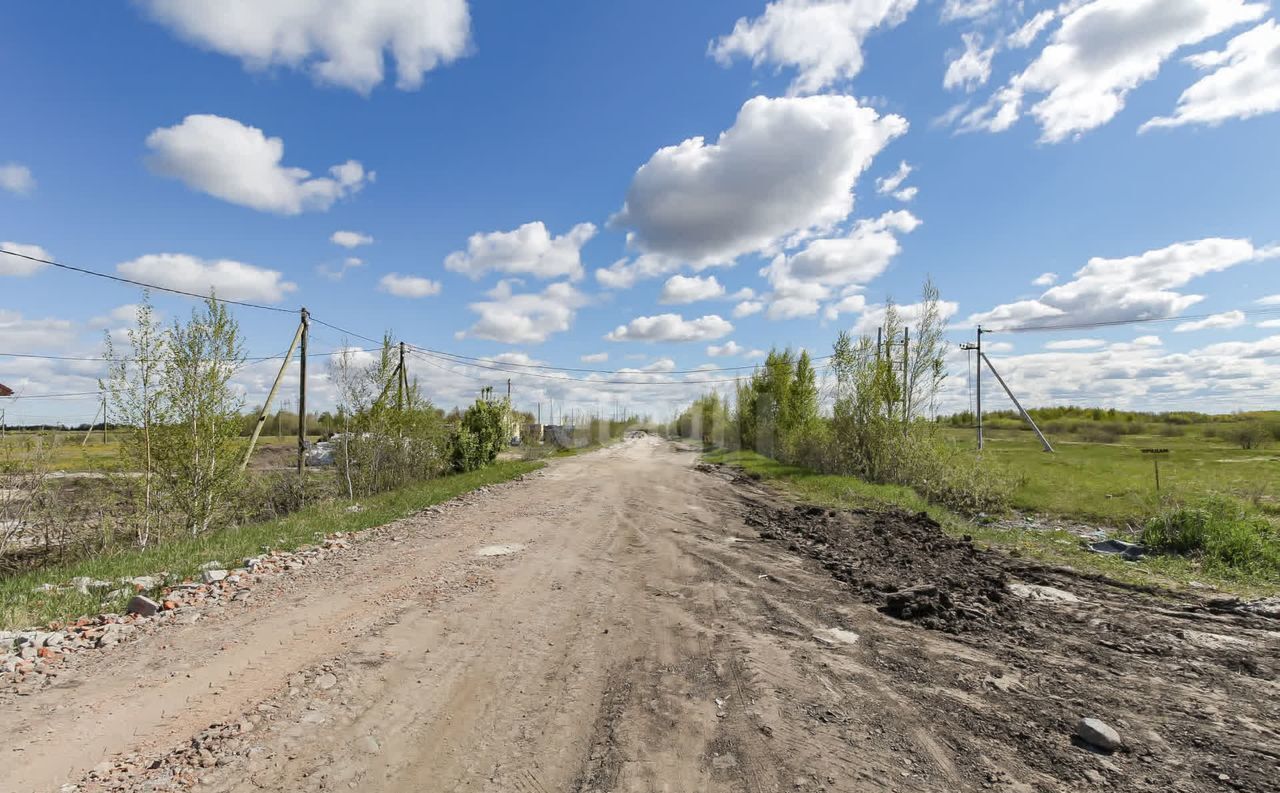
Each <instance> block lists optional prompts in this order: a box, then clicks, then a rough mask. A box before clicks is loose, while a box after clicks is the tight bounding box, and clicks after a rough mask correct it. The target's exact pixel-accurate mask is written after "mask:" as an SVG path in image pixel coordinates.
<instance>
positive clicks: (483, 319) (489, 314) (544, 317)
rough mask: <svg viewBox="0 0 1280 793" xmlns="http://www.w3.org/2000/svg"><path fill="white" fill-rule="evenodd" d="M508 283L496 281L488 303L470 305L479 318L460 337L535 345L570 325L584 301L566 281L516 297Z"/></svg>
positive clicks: (585, 299)
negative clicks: (496, 283)
mask: <svg viewBox="0 0 1280 793" xmlns="http://www.w3.org/2000/svg"><path fill="white" fill-rule="evenodd" d="M511 287H512V284H511V282H510V281H508V280H502V281H499V282H498V285H497V286H495V287H494V288H493V289H492V290H490V291H489V292H488V293H487V295H488V297H489V300H484V301H480V302H476V303H472V304H470V306H469V307H470V309H471V310H472V311H473V312H475V313H476V314H478V315H479V317H480V318H479V319H478V320H476V323H475V324H474V325H472V326H471V327H470V328H469V329H468V330H466V331H464V332H462V333H459V334H457V335H458V337H459V338H466V337H471V338H477V339H489V340H491V341H500V342H505V343H507V344H538V343H541V342H543V341H546V340H547V337H549V336H551V335H552V334H553V333H560V332H562V331H566V330H568V329H569V328H570V326H572V324H573V318H574V315H575V314H576V313H577V309H579V308H581V307H582V306H584V305H586V303H587V298H586V296H585V295H583V294H582V293H581V292H579V291H578V290H577V289H574V288H573V285H572V284H570V283H567V282H560V283H554V284H550V285H548V286H547V288H546V289H544V290H542V291H541V292H532V293H523V294H516V293H514V292H513V291H512V288H511Z"/></svg>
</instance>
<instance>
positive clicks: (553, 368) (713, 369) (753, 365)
mask: <svg viewBox="0 0 1280 793" xmlns="http://www.w3.org/2000/svg"><path fill="white" fill-rule="evenodd" d="M409 346H410V347H412V348H413V349H415V350H418V351H419V352H426V353H432V354H434V355H440V356H445V357H448V358H457V359H459V362H462V361H478V362H480V363H489V364H498V365H501V366H508V367H518V368H522V369H545V370H551V371H556V372H586V373H590V374H634V373H635V370H634V369H589V368H582V367H576V366H553V365H551V364H540V363H518V362H516V361H495V360H493V359H490V358H477V357H475V356H472V355H461V354H459V353H454V352H445V351H444V350H433V349H431V348H430V347H419V346H418V345H416V344H410V345H409ZM833 357H834V356H832V355H818V356H815V357H813V358H810V359H809V360H810V361H811V362H816V361H825V360H828V359H830V358H833ZM761 365H762V364H760V363H748V364H743V365H741V366H716V367H708V368H703V369H671V370H668V371H665V372H662V374H701V373H703V372H735V371H741V370H743V369H755V368H758V367H759V366H761Z"/></svg>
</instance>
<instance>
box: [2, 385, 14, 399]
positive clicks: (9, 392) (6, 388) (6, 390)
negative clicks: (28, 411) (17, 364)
mask: <svg viewBox="0 0 1280 793" xmlns="http://www.w3.org/2000/svg"><path fill="white" fill-rule="evenodd" d="M7 396H13V389H12V388H10V387H9V386H7V385H5V384H4V383H0V397H7Z"/></svg>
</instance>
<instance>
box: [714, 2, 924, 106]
mask: <svg viewBox="0 0 1280 793" xmlns="http://www.w3.org/2000/svg"><path fill="white" fill-rule="evenodd" d="M915 6H916V0H774V2H772V3H769V4H768V5H767V6H765V9H764V13H763V14H762V15H760V16H759V17H756V18H755V19H747V18H746V17H742V18H740V19H739V20H738V21H737V23H736V24H734V26H733V31H732V32H730V33H729V34H727V35H725V36H721V37H720V38H718V39H716V40H715V41H713V42H711V46H710V48H709V51H710V53H711V55H712V56H713V57H714V58H715V59H716V61H718V62H719V63H721V64H722V65H726V66H727V65H729V64H730V63H732V62H733V59H734V58H735V57H744V58H749V59H750V60H751V62H752V64H754V65H755V66H764V65H773V66H777V67H783V66H786V67H792V68H794V69H795V70H796V72H797V73H796V78H795V80H794V81H793V82H792V83H791V89H790V91H791V93H792V94H812V93H817V92H819V91H821V90H823V89H824V88H827V87H828V86H831V85H834V84H836V83H839V82H844V81H848V80H851V79H853V78H854V77H855V76H856V75H857V74H858V72H859V71H861V70H862V43H863V41H865V40H866V38H867V36H868V35H870V34H871V33H872V31H874V30H876V29H877V28H881V29H887V28H892V27H895V26H897V25H899V24H901V23H902V22H903V20H905V19H906V18H907V15H908V14H909V13H911V10H912V9H913V8H915Z"/></svg>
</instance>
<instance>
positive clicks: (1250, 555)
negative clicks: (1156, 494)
mask: <svg viewBox="0 0 1280 793" xmlns="http://www.w3.org/2000/svg"><path fill="white" fill-rule="evenodd" d="M1142 541H1143V542H1145V543H1146V544H1147V545H1150V546H1152V547H1154V548H1157V549H1160V550H1165V551H1170V552H1172V553H1180V554H1187V555H1191V556H1197V557H1200V558H1201V559H1202V561H1203V562H1204V563H1205V565H1206V566H1209V567H1214V568H1225V569H1229V570H1236V571H1240V572H1250V573H1271V574H1275V573H1280V535H1278V534H1277V532H1276V529H1275V527H1274V526H1272V524H1271V523H1270V521H1268V520H1267V519H1266V518H1265V517H1263V516H1262V515H1260V514H1258V513H1257V512H1255V511H1253V510H1251V509H1250V508H1248V507H1247V506H1246V505H1244V504H1242V503H1240V502H1238V501H1235V500H1233V499H1230V498H1226V497H1223V496H1207V497H1204V498H1201V499H1198V500H1196V501H1194V502H1192V503H1189V504H1181V505H1176V506H1173V507H1171V508H1170V509H1168V510H1166V511H1165V512H1163V513H1161V514H1160V515H1157V516H1156V517H1154V518H1152V519H1150V520H1149V521H1147V525H1146V526H1145V527H1144V528H1143V531H1142Z"/></svg>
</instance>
